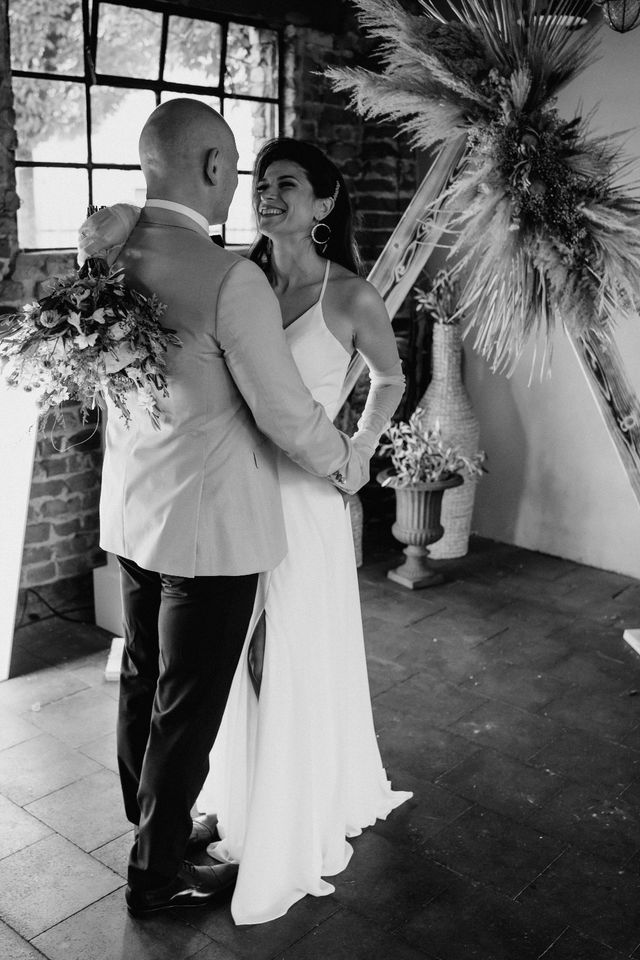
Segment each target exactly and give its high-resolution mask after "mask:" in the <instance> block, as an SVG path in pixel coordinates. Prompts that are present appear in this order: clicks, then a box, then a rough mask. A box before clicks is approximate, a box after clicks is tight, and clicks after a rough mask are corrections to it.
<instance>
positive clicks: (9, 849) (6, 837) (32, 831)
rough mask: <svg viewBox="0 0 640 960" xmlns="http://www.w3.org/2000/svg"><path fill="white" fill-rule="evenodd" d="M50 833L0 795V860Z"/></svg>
mask: <svg viewBox="0 0 640 960" xmlns="http://www.w3.org/2000/svg"><path fill="white" fill-rule="evenodd" d="M50 833H51V829H50V828H49V827H48V826H47V825H46V824H44V823H42V822H41V821H40V820H37V819H36V817H33V816H31V814H30V813H27V812H26V811H25V810H23V809H22V807H19V806H18V805H17V804H15V803H12V802H11V801H10V800H7V799H6V797H3V796H0V860H1V859H2V858H3V857H7V856H9V854H10V853H15V852H16V851H17V850H22V848H23V847H28V846H30V845H31V844H32V843H36V841H38V840H42V839H43V837H47V836H49V834H50ZM0 956H2V954H1V953H0Z"/></svg>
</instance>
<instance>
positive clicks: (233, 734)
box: [198, 264, 411, 924]
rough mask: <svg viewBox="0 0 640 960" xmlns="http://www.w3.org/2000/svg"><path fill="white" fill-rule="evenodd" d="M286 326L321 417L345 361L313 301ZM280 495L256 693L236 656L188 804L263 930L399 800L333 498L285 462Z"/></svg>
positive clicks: (338, 503)
mask: <svg viewBox="0 0 640 960" xmlns="http://www.w3.org/2000/svg"><path fill="white" fill-rule="evenodd" d="M329 266H330V265H329V264H327V270H326V272H325V278H324V283H323V287H322V292H321V294H320V299H319V300H318V301H317V302H316V304H315V305H314V306H312V307H311V308H310V309H309V310H307V311H306V312H305V313H304V314H302V316H300V317H299V318H298V319H297V320H296V321H295V322H294V323H292V324H291V325H290V326H289V327H287V330H286V335H287V339H288V341H289V344H290V347H291V351H292V353H293V356H294V359H295V361H296V364H297V366H298V368H299V370H300V373H301V375H302V378H303V380H304V381H305V383H306V385H307V386H308V387H309V389H310V391H311V393H312V394H313V396H314V397H315V399H316V400H318V401H319V402H320V403H322V404H323V405H324V407H325V409H326V411H327V414H328V415H329V417H330V418H331V419H333V418H334V417H335V416H336V414H337V413H338V409H337V407H338V403H339V396H340V390H341V387H342V384H343V382H344V377H345V373H346V369H347V365H348V363H349V355H348V354H347V352H346V350H345V349H344V347H343V346H342V345H341V344H340V342H339V341H338V340H337V339H336V338H335V337H334V336H333V334H332V333H331V332H330V331H329V329H328V328H327V326H326V324H325V321H324V317H323V312H322V299H323V295H324V290H325V287H326V282H327V278H328V272H329ZM279 476H280V488H281V492H282V502H283V507H284V516H285V525H286V534H287V541H288V546H289V552H288V554H287V556H286V557H285V559H284V560H283V561H282V563H281V564H280V565H279V566H278V567H277V568H276V569H275V570H274V571H272V573H271V574H270V575H265V577H264V578H263V581H262V584H261V586H262V588H263V590H264V591H266V599H265V611H266V644H265V656H264V666H263V675H262V686H261V690H260V698H259V700H258V699H256V696H255V693H254V691H253V687H252V684H251V681H250V677H249V670H248V665H247V649H248V643H249V638H248V639H247V644H246V647H245V651H244V653H243V656H242V657H241V660H240V664H239V666H238V670H237V672H236V675H235V678H234V681H233V685H232V688H231V692H230V696H229V701H228V704H227V708H226V712H225V715H224V719H223V721H222V726H221V728H220V732H219V734H218V738H217V740H216V744H215V747H214V749H213V752H212V754H211V770H210V774H209V777H208V779H207V782H206V784H205V786H204V789H203V792H202V794H201V796H200V799H199V802H198V806H199V808H200V809H201V810H204V811H206V812H209V813H212V812H216V813H217V814H218V817H219V824H220V827H219V829H220V834H221V837H222V838H223V839H221V840H220V841H219V842H217V843H215V844H212V845H210V846H209V847H208V852H209V854H211V856H213V857H215V858H216V859H219V860H225V861H226V860H230V861H238V862H239V864H240V867H239V872H238V880H237V885H236V888H235V892H234V895H233V899H232V903H231V912H232V915H233V919H234V920H235V922H236V923H238V924H246V923H264V922H265V921H268V920H274V919H275V918H276V917H281V916H282V915H283V914H284V913H286V912H287V910H288V909H289V907H291V905H292V904H294V903H295V902H296V901H297V900H300V899H301V898H302V897H304V896H305V895H306V894H313V895H315V896H325V895H326V894H330V893H332V892H333V890H334V887H333V886H332V885H331V884H330V883H327V882H326V880H323V879H322V878H323V877H331V876H334V875H335V874H338V873H340V872H341V871H342V870H344V869H345V867H346V866H347V864H348V863H349V859H350V857H351V854H352V852H353V850H352V847H351V845H350V844H349V843H348V842H347V841H346V839H345V838H346V837H355V836H357V835H358V834H359V833H360V832H361V831H362V829H363V827H366V826H369V825H371V824H373V823H374V822H375V820H376V818H378V817H386V816H387V814H388V813H389V812H390V811H391V810H393V809H394V808H395V807H397V806H399V805H400V804H401V803H403V802H404V801H405V800H407V799H408V798H409V797H410V796H411V794H410V793H405V792H397V791H393V790H392V789H391V785H390V783H389V781H388V780H387V776H386V773H385V770H384V768H383V766H382V761H381V759H380V753H379V750H378V745H377V741H376V736H375V732H374V727H373V718H372V712H371V699H370V693H369V684H368V680H367V670H366V662H365V651H364V642H363V635H362V620H361V614H360V600H359V595H358V581H357V575H356V565H355V557H354V548H353V540H352V535H351V526H350V521H349V514H348V511H347V510H346V509H345V505H344V502H343V499H342V497H341V495H340V493H339V492H338V491H337V490H336V489H335V487H333V486H332V484H331V483H329V482H328V481H327V480H323V479H321V478H318V477H314V476H311V475H310V474H308V473H306V472H305V471H304V470H302V469H301V468H300V467H298V466H296V465H295V464H294V463H292V462H291V461H290V460H288V459H287V458H286V457H285V456H284V455H282V456H281V457H280V461H279Z"/></svg>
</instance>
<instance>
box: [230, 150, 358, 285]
mask: <svg viewBox="0 0 640 960" xmlns="http://www.w3.org/2000/svg"><path fill="white" fill-rule="evenodd" d="M277 160H289V161H291V162H293V163H297V164H299V165H300V166H301V167H302V169H303V170H304V171H305V173H306V174H307V177H308V178H309V182H310V184H311V186H312V187H313V192H314V194H315V196H316V197H317V198H318V199H322V200H324V199H325V197H333V196H335V193H336V187H337V186H338V185H339V189H338V194H337V196H335V203H334V205H333V210H332V211H331V213H330V214H329V216H328V217H325V218H324V220H323V221H322V222H323V223H326V224H327V226H329V227H331V236H330V237H329V240H328V242H327V246H326V249H325V250H324V251H322V249H321V248H318V253H320V255H321V256H323V257H326V259H327V260H331V261H333V262H334V263H339V264H341V265H342V266H343V267H346V268H347V270H352V271H353V273H360V270H361V267H362V261H361V260H360V254H359V252H358V246H357V244H356V240H355V237H354V232H353V211H352V208H351V201H350V199H349V194H348V193H347V187H346V184H345V182H344V179H343V176H342V174H341V173H340V171H339V170H338V168H337V167H336V165H335V164H334V163H333V161H332V160H330V159H329V157H327V156H326V154H324V153H323V152H322V150H319V149H318V147H315V146H314V145H313V144H312V143H307V141H306V140H294V139H293V138H292V137H278V138H276V139H274V140H268V141H267V142H266V143H265V144H264V146H263V147H262V149H261V150H260V152H259V153H258V156H257V157H256V162H255V166H254V168H253V202H254V206H255V205H256V204H257V191H256V187H257V185H258V183H259V182H260V180H262V178H263V177H264V175H265V173H266V171H267V168H268V167H270V166H271V164H272V163H275V162H276V161H277ZM249 259H250V260H253V261H254V263H257V264H258V265H259V266H260V267H262V269H263V270H264V272H265V273H266V274H267V276H268V277H269V278H270V279H271V240H270V239H269V238H268V237H265V236H264V235H263V234H259V235H258V237H257V239H256V240H255V242H254V244H253V246H252V247H251V250H250V251H249Z"/></svg>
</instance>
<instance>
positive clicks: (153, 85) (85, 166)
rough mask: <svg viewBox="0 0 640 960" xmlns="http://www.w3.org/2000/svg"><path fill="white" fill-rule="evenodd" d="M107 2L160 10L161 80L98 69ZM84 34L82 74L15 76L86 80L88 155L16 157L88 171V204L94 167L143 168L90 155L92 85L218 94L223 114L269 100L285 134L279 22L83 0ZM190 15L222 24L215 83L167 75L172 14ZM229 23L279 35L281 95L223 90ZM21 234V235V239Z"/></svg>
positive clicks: (20, 73)
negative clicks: (237, 105)
mask: <svg viewBox="0 0 640 960" xmlns="http://www.w3.org/2000/svg"><path fill="white" fill-rule="evenodd" d="M12 2H16V3H19V2H20V0H9V3H12ZM102 3H105V4H106V3H108V4H110V5H111V6H120V7H128V8H130V9H138V10H148V11H150V12H152V13H160V14H161V15H162V33H161V40H160V51H159V71H158V79H157V80H149V79H141V78H139V77H122V76H113V75H111V74H103V73H100V74H98V73H96V70H95V62H96V55H97V48H98V20H99V14H100V5H101V4H102ZM81 7H82V20H83V34H84V76H79V75H75V74H67V73H48V72H43V71H37V70H13V69H12V70H11V76H12V77H33V78H35V79H39V80H51V81H53V82H56V83H59V82H61V81H63V82H71V83H82V84H84V87H85V108H86V138H87V160H86V161H85V162H82V163H75V162H73V161H46V160H18V159H16V161H15V167H16V169H17V168H19V167H27V168H28V167H31V168H42V167H46V168H67V169H69V168H71V169H76V170H85V171H86V172H87V205H88V206H92V205H94V203H95V200H99V199H100V198H99V197H98V198H94V191H93V171H94V170H140V169H141V168H140V164H132V163H96V162H94V160H93V156H92V145H91V130H92V116H91V90H92V88H93V87H100V86H108V87H122V88H123V89H126V90H151V91H153V92H154V94H155V98H156V106H158V105H159V104H160V100H161V95H162V93H163V92H170V93H184V94H185V95H188V94H196V95H198V96H207V97H215V98H217V99H218V100H219V102H220V108H221V113H222V115H223V116H224V108H225V101H226V100H236V101H237V100H244V101H249V102H250V103H271V104H274V106H275V107H276V110H277V133H278V136H283V135H284V115H285V75H284V69H285V38H284V28H283V27H282V26H278V25H271V24H268V23H266V22H265V21H262V20H256V19H252V18H251V17H245V16H238V17H235V16H232V15H230V14H224V13H218V12H216V11H212V10H210V9H205V8H202V7H197V6H191V5H189V6H186V5H183V4H179V3H176V4H173V3H171V4H167V3H165V2H162V0H81ZM171 16H173V17H188V18H190V19H193V20H204V21H208V22H210V23H215V24H219V25H220V27H221V38H222V40H221V48H220V74H219V77H218V84H217V85H216V86H201V85H196V84H188V83H175V82H171V81H167V80H164V79H163V76H164V68H165V60H166V50H167V37H168V27H169V17H171ZM230 24H238V25H241V26H249V27H256V28H259V29H263V30H270V31H272V32H273V33H275V34H276V35H277V40H278V76H277V96H275V97H259V96H253V95H251V94H238V93H227V92H226V91H225V71H226V56H227V36H228V31H229V25H230ZM251 172H252V171H251V170H245V169H243V168H239V169H238V174H239V175H250V174H251ZM222 230H223V237H224V236H225V233H226V231H225V227H224V225H223V227H222ZM19 241H20V237H19V236H18V242H19ZM231 246H237V247H242V246H244V244H232V245H231ZM20 249H21V250H22V251H23V252H25V253H39V252H42V251H46V250H50V251H66V250H70V249H72V248H70V247H20Z"/></svg>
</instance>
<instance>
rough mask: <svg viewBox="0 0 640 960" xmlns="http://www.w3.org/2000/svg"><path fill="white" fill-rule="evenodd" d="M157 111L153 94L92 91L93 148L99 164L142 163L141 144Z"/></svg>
mask: <svg viewBox="0 0 640 960" xmlns="http://www.w3.org/2000/svg"><path fill="white" fill-rule="evenodd" d="M155 108H156V97H155V94H154V93H153V91H151V90H127V89H123V88H122V87H93V88H92V90H91V124H92V128H93V129H92V133H91V146H92V150H93V159H94V161H95V162H96V163H139V162H140V158H139V156H138V140H139V139H140V132H141V131H142V128H143V126H144V124H145V122H146V120H147V117H148V116H149V114H150V113H151V112H152V111H153V110H155Z"/></svg>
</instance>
